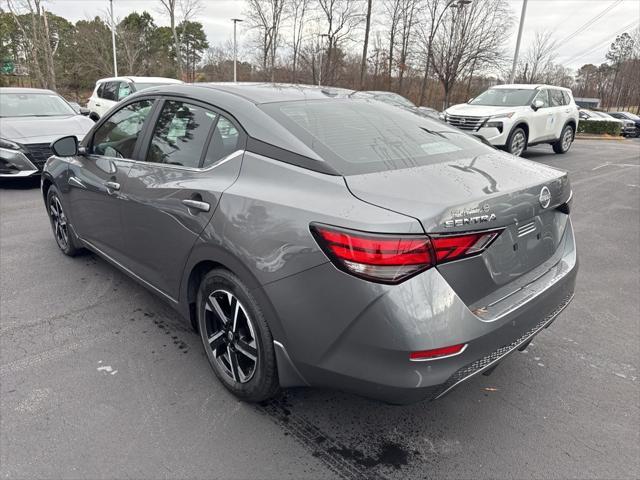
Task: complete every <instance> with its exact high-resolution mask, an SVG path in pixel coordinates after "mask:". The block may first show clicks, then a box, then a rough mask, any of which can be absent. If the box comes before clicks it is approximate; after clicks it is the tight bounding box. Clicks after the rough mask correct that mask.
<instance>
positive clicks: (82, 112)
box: [79, 107, 91, 117]
mask: <svg viewBox="0 0 640 480" xmlns="http://www.w3.org/2000/svg"><path fill="white" fill-rule="evenodd" d="M79 112H80V115H84V116H85V117H88V116H89V114H90V113H91V110H89V109H88V108H86V107H80V110H79Z"/></svg>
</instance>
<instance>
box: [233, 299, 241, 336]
mask: <svg viewBox="0 0 640 480" xmlns="http://www.w3.org/2000/svg"><path fill="white" fill-rule="evenodd" d="M234 300H235V301H234V303H235V308H234V309H233V326H232V327H231V330H232V331H233V332H236V329H237V328H238V314H239V313H240V302H239V301H238V300H237V299H235V298H234Z"/></svg>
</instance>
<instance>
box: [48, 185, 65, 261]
mask: <svg viewBox="0 0 640 480" xmlns="http://www.w3.org/2000/svg"><path fill="white" fill-rule="evenodd" d="M49 216H50V217H51V221H52V222H53V231H54V234H55V236H56V242H58V245H59V246H60V248H62V249H63V250H64V249H66V248H67V247H68V246H69V227H68V223H67V217H66V215H65V214H64V210H63V209H62V204H61V203H60V199H59V198H58V195H55V194H54V195H52V196H51V199H50V201H49Z"/></svg>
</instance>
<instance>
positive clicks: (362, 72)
mask: <svg viewBox="0 0 640 480" xmlns="http://www.w3.org/2000/svg"><path fill="white" fill-rule="evenodd" d="M372 2H373V0H369V1H368V2H367V20H366V24H365V27H364V46H363V47H362V63H361V64H360V90H362V89H364V77H365V73H366V71H367V48H368V46H369V29H370V28H371V3H372Z"/></svg>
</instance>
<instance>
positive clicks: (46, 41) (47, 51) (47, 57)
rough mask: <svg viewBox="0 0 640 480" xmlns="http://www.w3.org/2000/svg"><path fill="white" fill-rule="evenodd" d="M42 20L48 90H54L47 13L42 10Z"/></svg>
mask: <svg viewBox="0 0 640 480" xmlns="http://www.w3.org/2000/svg"><path fill="white" fill-rule="evenodd" d="M42 19H43V22H44V41H43V45H44V56H45V57H44V58H45V64H46V66H47V84H48V88H50V89H52V90H56V70H55V68H54V66H53V52H52V51H51V42H50V41H49V22H48V21H47V12H46V11H45V10H44V9H42Z"/></svg>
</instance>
